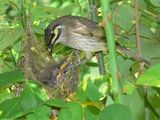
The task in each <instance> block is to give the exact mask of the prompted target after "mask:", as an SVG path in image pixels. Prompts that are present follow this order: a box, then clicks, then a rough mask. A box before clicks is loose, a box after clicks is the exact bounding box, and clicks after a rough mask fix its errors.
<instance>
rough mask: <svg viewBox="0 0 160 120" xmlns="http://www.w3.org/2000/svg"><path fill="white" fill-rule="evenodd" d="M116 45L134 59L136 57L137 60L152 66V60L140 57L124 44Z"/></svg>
mask: <svg viewBox="0 0 160 120" xmlns="http://www.w3.org/2000/svg"><path fill="white" fill-rule="evenodd" d="M116 47H117V49H118V50H119V51H120V52H122V53H125V54H127V55H129V56H131V57H132V58H133V59H135V60H137V61H139V62H141V63H144V64H145V65H146V66H147V67H150V66H151V64H150V62H149V61H148V60H146V59H143V58H141V57H139V56H138V55H136V54H134V53H133V52H131V51H130V50H129V49H127V48H125V47H123V46H121V45H119V44H117V45H116Z"/></svg>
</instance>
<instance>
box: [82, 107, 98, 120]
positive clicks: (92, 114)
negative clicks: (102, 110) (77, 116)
mask: <svg viewBox="0 0 160 120" xmlns="http://www.w3.org/2000/svg"><path fill="white" fill-rule="evenodd" d="M98 114H99V110H98V109H96V108H95V107H85V108H84V118H85V120H97V118H98Z"/></svg>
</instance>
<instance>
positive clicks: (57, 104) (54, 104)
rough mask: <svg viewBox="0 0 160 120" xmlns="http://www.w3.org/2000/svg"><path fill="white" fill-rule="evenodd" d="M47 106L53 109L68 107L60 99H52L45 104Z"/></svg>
mask: <svg viewBox="0 0 160 120" xmlns="http://www.w3.org/2000/svg"><path fill="white" fill-rule="evenodd" d="M44 103H45V104H46V105H49V106H52V107H61V108H64V107H65V106H66V103H65V102H64V101H63V100H60V99H50V100H47V101H45V102H44Z"/></svg>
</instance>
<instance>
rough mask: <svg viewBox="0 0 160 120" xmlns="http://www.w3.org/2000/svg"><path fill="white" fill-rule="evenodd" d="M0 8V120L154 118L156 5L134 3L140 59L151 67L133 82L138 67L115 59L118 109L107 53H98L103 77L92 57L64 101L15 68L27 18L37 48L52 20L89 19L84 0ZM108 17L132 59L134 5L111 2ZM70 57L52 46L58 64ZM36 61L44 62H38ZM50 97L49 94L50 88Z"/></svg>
mask: <svg viewBox="0 0 160 120" xmlns="http://www.w3.org/2000/svg"><path fill="white" fill-rule="evenodd" d="M0 3H1V4H0V58H1V59H0V119H11V120H13V119H20V120H21V119H27V120H36V119H42V120H49V119H56V118H57V117H58V119H60V120H72V119H73V120H75V119H76V120H82V119H85V120H97V119H99V120H106V119H110V120H115V119H119V120H132V119H134V120H144V119H150V120H158V119H159V118H160V102H159V101H160V88H159V87H160V64H158V62H159V60H160V55H159V52H160V50H159V48H160V34H159V32H160V2H159V0H139V16H140V38H141V43H142V44H141V45H142V55H143V58H145V59H147V60H148V61H149V62H150V63H151V67H150V68H148V67H145V72H144V74H142V75H141V76H140V77H139V78H138V76H139V70H140V67H139V62H138V61H136V60H134V58H132V57H130V56H129V55H128V54H127V55H126V54H124V53H119V54H117V64H118V78H119V80H120V86H121V88H122V89H123V91H122V92H123V96H122V103H121V104H120V103H116V102H115V99H114V97H115V94H114V92H113V85H112V78H111V76H110V69H109V67H108V64H110V63H108V59H109V58H108V54H107V53H104V54H105V56H104V62H105V67H106V71H107V75H106V76H100V75H98V67H97V64H96V62H97V61H96V60H95V57H93V58H92V60H91V61H90V62H89V63H87V64H83V65H80V66H78V67H77V68H78V71H79V72H78V74H79V84H78V86H77V87H76V91H74V92H72V93H70V94H69V95H68V96H67V97H66V96H65V97H64V96H63V97H61V98H55V97H53V96H52V97H51V96H50V95H48V94H50V93H47V90H46V89H45V88H47V87H49V86H44V85H42V84H41V82H39V81H35V80H33V79H31V78H26V74H25V73H24V72H22V71H23V70H22V69H21V64H22V65H23V64H25V63H23V61H22V62H21V59H23V57H24V54H25V52H24V48H23V44H24V40H26V39H27V38H29V37H28V36H27V31H28V28H27V15H29V16H30V20H31V22H32V26H31V31H32V32H33V35H34V39H36V41H37V43H38V44H39V43H43V39H44V30H45V28H46V26H47V25H48V24H49V23H50V22H52V21H53V20H54V19H56V18H57V17H59V16H63V15H68V14H71V15H77V16H84V17H89V14H90V11H89V3H88V1H87V0H86V1H85V0H32V1H27V0H3V1H2V0H1V1H0ZM95 3H96V7H97V13H98V20H99V23H101V21H102V13H101V11H102V10H101V9H102V6H101V4H100V1H96V0H95ZM110 12H111V18H112V20H113V27H114V31H115V33H116V34H115V38H116V41H117V42H118V43H119V44H120V45H122V46H125V47H127V48H129V49H130V50H131V51H132V52H133V53H135V54H136V43H135V39H136V36H135V15H134V1H133V0H111V1H110ZM70 52H71V49H69V48H67V47H65V46H63V45H60V44H58V45H57V46H56V47H55V48H54V53H53V54H52V57H53V58H52V59H54V60H55V61H57V60H59V61H60V62H61V61H62V58H63V60H64V58H65V57H66V56H68V54H69V53H70ZM117 53H118V52H117ZM81 55H82V56H83V53H82V54H81ZM34 56H36V55H34ZM36 60H37V62H39V61H42V62H43V63H44V61H43V60H42V58H41V57H38V58H37V59H36ZM57 64H58V63H57ZM71 73H72V72H71ZM68 76H69V75H68ZM67 79H68V77H67ZM51 93H54V89H52V90H51ZM144 113H145V114H144Z"/></svg>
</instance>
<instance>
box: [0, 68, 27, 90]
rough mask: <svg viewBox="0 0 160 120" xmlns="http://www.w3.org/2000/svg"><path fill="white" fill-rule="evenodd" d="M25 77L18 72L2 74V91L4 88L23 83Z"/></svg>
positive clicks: (0, 79)
mask: <svg viewBox="0 0 160 120" xmlns="http://www.w3.org/2000/svg"><path fill="white" fill-rule="evenodd" d="M23 81H24V75H23V73H22V72H21V71H19V70H16V71H12V72H5V73H1V74H0V83H1V84H0V89H1V88H4V87H8V86H10V85H12V84H13V83H17V82H23Z"/></svg>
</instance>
